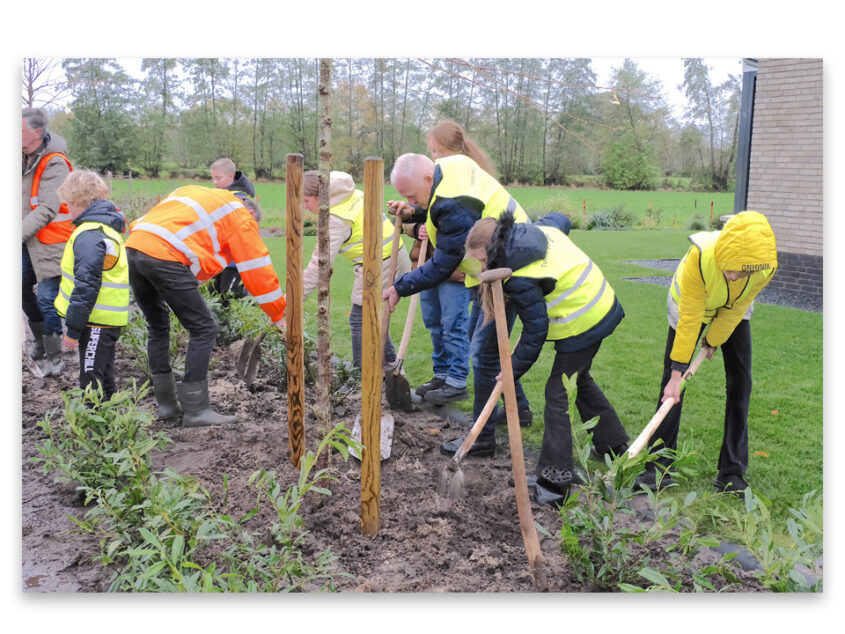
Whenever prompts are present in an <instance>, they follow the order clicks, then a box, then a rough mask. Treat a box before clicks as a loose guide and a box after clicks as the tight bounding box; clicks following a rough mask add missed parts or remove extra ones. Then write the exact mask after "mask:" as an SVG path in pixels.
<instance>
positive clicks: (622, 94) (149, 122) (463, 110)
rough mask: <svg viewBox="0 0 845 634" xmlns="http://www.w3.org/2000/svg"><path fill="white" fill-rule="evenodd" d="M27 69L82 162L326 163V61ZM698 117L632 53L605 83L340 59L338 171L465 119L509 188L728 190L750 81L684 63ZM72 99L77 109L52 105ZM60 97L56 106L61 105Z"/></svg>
mask: <svg viewBox="0 0 845 634" xmlns="http://www.w3.org/2000/svg"><path fill="white" fill-rule="evenodd" d="M56 63H57V60H51V59H46V60H45V59H34V58H28V59H26V60H24V65H23V73H22V83H23V92H22V94H23V101H24V105H29V104H36V105H37V102H38V97H39V93H41V94H42V95H45V96H46V97H49V98H45V97H42V103H48V104H49V105H48V106H47V108H48V109H51V108H53V109H54V111H53V118H52V121H51V124H50V127H51V129H54V130H56V131H57V132H58V133H59V134H61V135H63V136H65V137H66V138H67V140H68V143H69V147H70V151H71V155H72V158H73V159H74V160H75V161H76V162H77V163H78V164H79V165H83V166H85V167H89V168H92V169H97V170H101V171H105V170H111V171H112V172H115V173H120V172H126V171H129V170H131V171H132V172H134V173H135V174H139V173H140V174H143V175H147V176H150V177H176V178H184V177H190V176H193V175H198V176H200V177H201V178H205V177H206V176H207V166H208V165H209V164H210V163H211V162H212V161H214V160H215V159H217V158H220V157H222V156H228V157H230V158H231V159H232V160H234V161H235V163H236V164H237V165H238V168H239V169H243V170H245V171H246V173H247V174H248V175H249V176H250V177H255V178H257V179H281V178H282V177H283V175H284V169H285V156H286V154H288V153H291V152H298V153H302V154H303V155H304V157H305V165H306V168H308V169H311V168H316V167H317V164H318V155H317V143H318V127H317V123H318V111H317V108H318V103H317V84H318V81H319V64H318V60H317V59H303V58H295V59H294V58H282V59H276V58H272V59H271V58H253V59H224V58H179V59H177V58H149V59H144V60H142V62H141V66H140V68H141V75H142V77H140V78H138V77H134V76H132V75H130V74H129V73H128V72H127V70H126V69H125V68H123V67H122V66H121V65H120V63H119V62H118V60H116V59H103V58H66V59H62V60H60V63H61V67H62V69H63V70H64V79H63V80H62V81H55V82H53V83H52V84H49V83H46V82H45V81H44V80H43V70H44V68H45V67H49V66H50V65H51V64H52V65H55V64H56ZM684 70H685V73H684V74H685V76H684V91H685V95H686V98H687V108H686V112H685V113H684V116H683V119H682V120H680V121H679V120H677V119H676V118H675V117H674V116H673V115H672V113H671V111H670V108H669V106H668V105H667V103H666V102H665V100H664V99H663V97H662V96H661V92H662V86H661V84H660V81H659V80H657V79H655V78H654V77H650V76H649V75H647V74H646V73H645V72H643V71H641V70H640V69H639V68H638V67H637V65H636V63H635V62H634V61H633V60H631V59H627V60H625V62H624V64H623V65H622V67H621V68H617V69H615V72H614V74H613V77H612V79H611V82H610V83H611V85H610V86H607V87H599V86H596V74H595V72H594V71H593V69H592V67H591V60H589V59H560V58H550V59H545V58H544V59H541V58H507V59H502V58H492V59H484V58H469V59H413V58H338V59H335V60H334V61H333V70H332V87H331V89H332V104H333V108H332V156H333V168H334V169H339V170H344V171H347V172H349V173H351V174H352V175H353V176H354V177H355V178H356V179H360V178H361V175H362V169H363V161H364V159H365V158H366V157H367V156H381V157H383V158H384V160H385V164H386V166H388V167H389V166H391V165H392V163H393V161H394V160H395V158H396V157H397V156H399V155H400V154H402V153H405V152H423V153H424V152H426V146H425V134H426V131H427V130H428V129H429V128H430V127H431V126H433V125H434V124H435V123H436V122H437V121H438V120H440V119H443V118H450V119H454V120H455V121H457V122H458V123H460V124H461V125H462V126H463V127H464V129H465V130H466V131H467V132H468V134H470V135H471V136H472V137H473V138H475V139H476V140H477V141H478V142H479V143H480V144H481V146H482V147H484V148H485V149H486V150H487V151H488V152H489V154H490V155H491V157H492V158H493V159H494V161H495V162H496V165H497V167H498V170H499V176H500V178H501V180H502V181H503V182H505V183H508V184H512V183H520V184H530V185H568V184H572V182H573V178H574V177H581V176H584V175H593V176H596V177H597V179H598V181H599V182H601V183H604V184H606V185H608V186H610V187H613V188H616V189H652V188H655V187H659V186H660V185H661V183H662V182H663V179H664V178H665V177H667V176H684V177H690V178H691V179H692V182H693V186H694V187H696V188H700V189H707V190H714V191H726V190H727V189H728V188H729V187H730V181H731V180H732V176H733V169H734V158H735V154H736V142H737V131H738V128H739V125H738V123H739V114H738V113H739V102H740V80H739V78H738V77H731V78H730V79H729V80H728V81H726V82H725V83H723V84H721V85H713V84H712V83H711V81H710V79H709V77H708V72H707V67H706V66H705V64H704V62H703V60H701V59H685V60H684ZM57 93H62V95H63V97H64V101H65V102H66V103H68V108H67V109H57V110H56V109H55V108H56V105H55V101H56V100H55V95H56V94H57ZM51 100H52V102H53V103H50V101H51Z"/></svg>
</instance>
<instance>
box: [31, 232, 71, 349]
mask: <svg viewBox="0 0 845 634" xmlns="http://www.w3.org/2000/svg"><path fill="white" fill-rule="evenodd" d="M22 246H23V259H22V261H21V269H22V271H23V278H22V285H21V290H22V291H23V293H22V295H23V298H22V299H23V312H24V313H25V314H26V318H27V319H28V320H29V321H30V322H33V321H36V322H37V321H43V322H44V334H46V335H60V334H62V332H63V329H62V318H61V317H59V313H58V311H57V310H56V306H55V305H54V304H53V301H54V300H55V299H56V295H58V294H59V284H60V283H61V281H62V276H61V275H57V276H56V277H47V278H45V279H43V280H41V281H40V282H39V281H38V280H37V279H36V277H35V269H33V268H32V260H31V259H30V257H29V250H28V249H27V248H26V245H25V244H24V245H22ZM36 284H38V288H37V290H36V291H33V290H32V289H33V287H34V286H35V285H36Z"/></svg>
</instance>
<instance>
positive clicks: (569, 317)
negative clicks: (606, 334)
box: [549, 279, 607, 324]
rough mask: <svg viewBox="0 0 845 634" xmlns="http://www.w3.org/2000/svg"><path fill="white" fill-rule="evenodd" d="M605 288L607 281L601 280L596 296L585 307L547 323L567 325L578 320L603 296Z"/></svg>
mask: <svg viewBox="0 0 845 634" xmlns="http://www.w3.org/2000/svg"><path fill="white" fill-rule="evenodd" d="M606 287H607V280H606V279H605V280H602V283H601V288H600V289H599V292H598V293H596V296H595V297H593V299H592V300H590V303H589V304H587V305H586V306H584V307H582V308H579V309H578V310H576V311H575V312H574V313H572V314H571V315H567V316H566V317H558V318H557V319H550V320H549V323H550V324H568V323H569V322H570V321H572V320H574V319H578V318H579V317H580V316H581V315H583V314H584V313H586V312H588V311H589V310H590V309H591V308H592V307H593V306H595V305H596V304H598V302H599V300H600V299H601V297H602V295H604V289H605V288H606Z"/></svg>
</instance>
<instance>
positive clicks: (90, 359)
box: [84, 328, 100, 372]
mask: <svg viewBox="0 0 845 634" xmlns="http://www.w3.org/2000/svg"><path fill="white" fill-rule="evenodd" d="M98 343H100V329H99V328H92V329H91V338H90V339H88V345H87V346H86V347H85V363H84V371H85V372H91V371H92V370H93V369H94V359H95V358H96V357H97V344H98Z"/></svg>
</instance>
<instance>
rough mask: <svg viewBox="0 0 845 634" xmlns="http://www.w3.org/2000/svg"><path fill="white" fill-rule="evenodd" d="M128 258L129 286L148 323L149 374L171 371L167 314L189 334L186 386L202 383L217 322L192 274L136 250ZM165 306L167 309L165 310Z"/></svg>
mask: <svg viewBox="0 0 845 634" xmlns="http://www.w3.org/2000/svg"><path fill="white" fill-rule="evenodd" d="M126 253H127V254H128V256H129V285H130V286H131V287H132V293H133V295H134V296H135V301H136V302H137V303H138V307H139V308H140V309H141V312H142V313H143V314H144V318H145V319H146V320H147V355H148V356H149V362H150V373H151V374H154V375H157V374H168V373H170V372H171V370H172V369H171V367H170V310H173V313H174V314H175V315H176V318H177V319H178V320H179V323H181V324H182V326H184V328H185V330H187V331H188V351H187V353H186V354H185V375H184V377H183V379H182V380H183V381H184V382H185V383H196V382H200V381H205V380H206V378H207V376H208V362H209V360H210V359H211V351H212V350H213V349H214V344H215V341H216V339H217V322H216V321H214V317H213V316H212V314H211V311H210V310H209V309H208V306H207V305H206V303H205V301H204V300H203V298H202V295H200V292H199V283H198V282H197V278H196V277H194V274H193V273H191V270H190V269H189V268H188V267H187V266H185V265H184V264H181V263H179V262H169V261H166V260H158V259H156V258H152V257H150V256H148V255H147V254H146V253H143V252H141V251H137V250H136V249H131V248H130V249H126ZM168 306H169V307H170V309H168Z"/></svg>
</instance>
